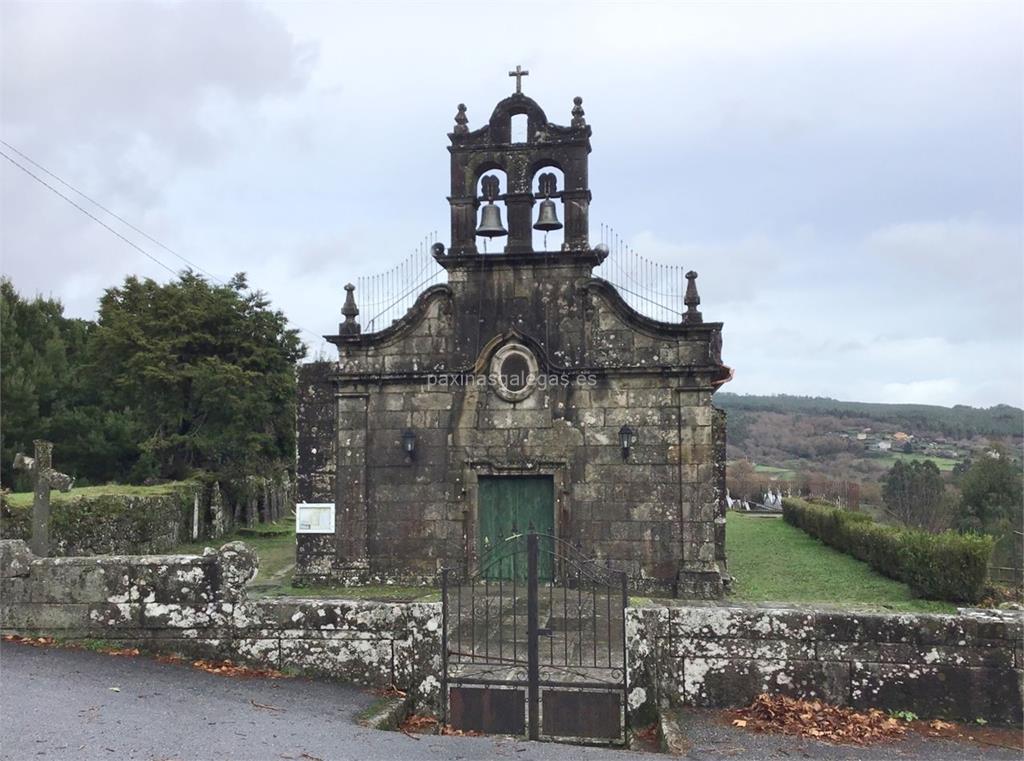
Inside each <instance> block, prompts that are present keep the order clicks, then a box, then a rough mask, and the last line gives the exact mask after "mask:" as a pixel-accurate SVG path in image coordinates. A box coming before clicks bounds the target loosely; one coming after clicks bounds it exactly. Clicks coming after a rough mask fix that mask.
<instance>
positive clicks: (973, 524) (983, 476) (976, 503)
mask: <svg viewBox="0 0 1024 761" xmlns="http://www.w3.org/2000/svg"><path fill="white" fill-rule="evenodd" d="M994 455H995V456H987V455H986V456H982V457H979V458H978V459H976V460H975V461H974V462H973V463H972V464H971V467H970V469H969V470H968V471H967V472H966V473H964V475H963V477H962V478H961V479H960V494H961V497H960V516H959V520H958V524H959V526H960V528H962V529H965V530H973V531H983V532H985V533H989V534H993V535H997V536H998V535H1001V534H1003V533H1005V532H1006V531H1007V530H1008V529H1010V528H1014V529H1017V530H1020V529H1021V520H1022V515H1024V505H1022V502H1024V485H1022V481H1024V479H1022V474H1021V466H1020V463H1016V462H1013V461H1012V460H1011V459H1010V457H1009V456H1008V455H1007V453H1006V452H1005V451H1002V450H998V449H997V450H994Z"/></svg>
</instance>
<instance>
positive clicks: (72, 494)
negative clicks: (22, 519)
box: [4, 481, 186, 507]
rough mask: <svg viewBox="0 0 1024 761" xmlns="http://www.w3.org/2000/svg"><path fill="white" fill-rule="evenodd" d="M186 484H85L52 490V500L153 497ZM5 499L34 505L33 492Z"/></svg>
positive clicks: (15, 502) (10, 501)
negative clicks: (64, 489) (112, 496)
mask: <svg viewBox="0 0 1024 761" xmlns="http://www.w3.org/2000/svg"><path fill="white" fill-rule="evenodd" d="M185 484H186V482H185V481H172V482H170V483H166V484H157V485H156V486H129V485H126V484H105V485H103V486H83V487H81V488H74V487H72V489H71V491H69V492H59V491H52V492H50V501H51V502H64V501H67V500H72V499H81V498H84V497H103V496H107V495H111V494H113V495H117V496H124V497H146V496H149V497H153V496H160V495H162V494H170V493H171V492H173V491H174V490H175V489H177V488H180V487H182V486H184V485H185ZM4 499H6V500H7V501H8V503H9V504H10V505H11V507H31V506H32V492H30V491H23V492H12V493H11V494H7V495H6V496H5V497H4Z"/></svg>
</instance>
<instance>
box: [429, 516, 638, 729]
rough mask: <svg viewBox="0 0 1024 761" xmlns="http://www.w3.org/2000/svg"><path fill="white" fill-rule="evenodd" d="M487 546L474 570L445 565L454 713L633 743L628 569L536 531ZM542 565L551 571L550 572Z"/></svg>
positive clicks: (449, 698)
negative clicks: (544, 576) (461, 571)
mask: <svg viewBox="0 0 1024 761" xmlns="http://www.w3.org/2000/svg"><path fill="white" fill-rule="evenodd" d="M483 555H484V556H483V557H481V559H480V563H479V568H478V570H477V571H476V572H475V573H473V574H470V575H469V576H468V577H459V576H458V575H457V574H456V573H455V572H453V571H450V570H446V571H444V572H443V573H442V601H443V604H442V608H443V615H442V659H443V664H442V666H443V676H442V690H443V698H444V711H445V716H444V720H445V721H446V723H448V724H449V725H451V726H452V727H453V728H456V729H462V730H475V731H479V732H485V733H497V734H513V735H527V736H528V737H529V738H530V739H531V740H537V739H542V738H543V739H550V740H563V741H583V742H596V741H600V742H604V743H624V742H625V740H626V728H627V714H626V694H627V693H626V690H627V672H626V647H625V641H626V636H625V609H626V604H627V590H626V575H625V574H624V573H622V572H619V571H613V570H611V569H609V568H606V567H602V566H601V565H600V564H599V563H597V562H596V561H594V560H592V559H588V558H585V557H584V556H583V554H582V553H581V552H580V550H579V548H577V547H573V546H572V545H570V544H569V543H568V542H565V541H563V540H561V539H559V538H557V537H554V536H551V535H549V534H541V533H537V532H534V531H530V532H528V533H526V534H515V533H514V534H513V535H512V536H510V537H508V538H507V539H505V540H504V541H502V542H501V543H499V544H497V545H496V546H494V547H492V548H490V549H489V550H488V551H486V552H485V553H483ZM548 561H549V562H548ZM524 567H525V570H526V573H525V577H526V578H525V581H523V579H522V574H521V573H519V571H520V569H522V568H524ZM541 567H544V568H550V569H551V574H550V579H548V580H543V581H542V580H541V578H540V574H539V572H538V569H539V568H541ZM510 570H511V572H509V571H510Z"/></svg>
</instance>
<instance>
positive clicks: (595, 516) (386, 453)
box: [296, 72, 731, 598]
mask: <svg viewBox="0 0 1024 761" xmlns="http://www.w3.org/2000/svg"><path fill="white" fill-rule="evenodd" d="M524 73H525V72H524ZM520 83H521V79H520V78H519V77H518V76H517V87H516V92H515V93H514V94H512V95H511V96H509V97H507V98H505V99H504V100H502V101H501V102H500V103H498V104H497V106H495V108H494V110H493V112H492V113H491V115H490V118H489V120H488V121H487V123H486V124H484V125H483V126H481V127H480V128H478V129H471V128H470V126H469V119H468V116H467V112H466V107H465V106H463V105H460V106H459V109H458V113H457V114H456V117H455V126H454V129H453V130H452V132H451V133H450V134H449V135H448V137H449V139H450V143H451V144H450V145H449V146H448V151H449V153H450V154H451V195H450V196H449V198H448V201H449V204H450V206H451V239H450V244H449V245H448V246H447V247H445V246H444V245H443V244H441V243H435V244H434V246H433V250H432V256H433V258H434V259H435V260H436V262H437V264H438V265H439V266H440V267H442V268H443V269H444V270H445V273H446V276H447V277H446V280H447V282H446V283H442V284H437V285H433V286H431V287H429V288H426V289H425V290H423V292H422V293H420V294H419V296H418V298H417V300H416V301H415V303H414V304H413V305H412V307H411V308H410V309H409V310H408V311H407V312H406V313H405V314H404V316H401V317H400V318H399V319H396V320H395V321H394V322H392V323H391V324H390V325H388V326H387V327H384V328H383V329H375V330H374V331H366V332H364V331H363V330H362V328H361V326H360V324H359V321H358V319H357V318H358V315H359V308H358V301H359V295H360V294H358V293H355V292H354V288H353V286H351V285H349V286H346V291H347V294H346V298H345V302H344V306H343V307H342V310H341V312H342V315H343V318H344V321H343V322H342V323H341V324H340V325H339V328H338V333H337V334H336V335H331V336H327V337H326V338H327V339H328V340H329V341H330V342H331V343H332V344H334V345H335V346H337V348H338V360H337V362H314V363H310V364H306V365H303V366H302V367H301V369H300V372H299V382H298V387H299V391H298V393H299V399H298V421H297V422H298V483H299V501H300V502H308V503H321V504H323V503H326V504H327V505H330V507H324V508H323V509H325V510H333V517H334V521H333V524H334V525H333V533H299V534H298V536H297V570H296V579H297V581H298V583H306V584H315V583H318V582H332V583H339V582H340V583H357V582H367V581H368V582H391V581H404V582H420V583H426V582H432V581H435V580H436V578H437V575H438V573H439V571H440V569H441V568H444V567H447V568H452V569H456V570H457V571H461V572H473V571H474V570H475V569H476V568H477V564H478V562H479V559H480V557H481V554H482V553H484V552H486V550H487V548H488V547H491V546H494V544H495V543H496V542H500V541H501V540H502V539H504V538H505V537H507V536H508V535H509V534H511V533H513V532H514V531H516V530H518V531H522V530H526V529H527V528H528V527H529V526H532V527H534V528H535V529H536V530H537V531H539V532H544V533H548V534H551V535H554V536H557V537H561V538H563V539H566V540H568V541H570V542H572V543H573V544H576V545H578V546H579V547H580V549H581V551H582V552H584V553H585V554H587V555H588V556H591V557H594V558H596V559H597V560H598V561H599V562H601V563H602V564H604V563H607V564H609V565H610V566H612V567H616V568H620V569H624V570H627V571H628V573H629V576H630V578H631V585H632V586H633V587H634V588H635V589H643V590H651V591H657V592H659V593H662V594H675V595H679V596H687V597H706V598H713V597H718V596H720V595H721V594H722V591H723V580H724V578H725V577H726V575H725V570H726V568H725V552H724V540H725V512H724V509H725V504H724V500H725V483H724V477H725V416H724V413H722V412H721V411H720V410H718V409H716V408H715V407H714V406H713V405H712V395H713V394H714V392H715V390H716V389H717V388H718V387H719V386H720V385H721V384H722V383H724V382H726V381H727V380H728V379H729V378H730V375H731V371H730V369H729V368H728V367H726V366H725V365H724V364H723V363H722V358H721V350H722V324H721V323H716V322H704V321H703V319H702V316H701V313H700V311H698V308H697V307H698V304H699V303H700V299H699V296H698V295H697V288H696V274H695V273H692V272H691V273H688V274H687V279H688V285H687V288H686V298H685V304H686V308H685V310H684V311H683V312H682V313H681V314H679V315H678V318H677V319H676V320H673V321H657V320H654V319H651V318H650V317H647V316H644V315H643V314H641V313H639V312H638V311H636V310H635V309H634V308H632V307H631V306H630V305H628V304H627V303H626V301H625V300H624V299H623V296H622V295H621V294H620V292H619V291H618V290H617V289H616V287H615V286H613V285H611V284H610V283H609V282H607V281H606V280H604V279H602V278H600V277H596V276H595V274H594V269H595V267H598V266H599V265H600V264H601V263H602V262H603V261H604V260H605V258H606V257H608V256H609V251H608V247H607V246H604V245H601V244H598V245H596V246H593V245H591V238H590V230H589V206H590V202H591V192H590V187H589V184H588V160H589V154H590V152H591V144H590V139H591V128H590V125H589V124H587V121H586V118H585V115H584V111H583V108H582V100H581V99H580V98H576V99H575V100H574V106H573V107H572V109H571V112H570V114H571V119H570V123H569V125H568V126H560V125H557V124H553V123H552V122H550V121H549V120H548V117H547V116H546V115H545V113H544V111H543V110H541V108H540V106H539V105H538V104H537V103H536V102H534V101H533V100H532V99H531V98H529V97H527V96H526V95H524V94H523V93H522V92H521V91H520V87H521V85H520ZM523 115H525V121H526V130H525V136H520V137H519V139H518V140H514V137H513V134H512V132H511V124H512V120H513V118H514V117H522V116H523ZM552 170H557V171H558V172H559V173H560V174H561V176H562V187H558V182H557V177H556V175H555V172H554V171H552ZM501 175H503V176H504V188H501V187H500V186H499V180H498V177H499V176H501ZM502 212H504V213H505V214H506V215H507V216H506V217H503V216H502ZM559 213H560V214H561V219H564V229H563V228H562V222H561V221H560V219H559ZM535 214H537V216H538V218H537V222H536V223H534V215H535ZM506 218H507V220H508V228H507V230H506V229H505V227H504V220H505V219H506ZM534 229H539V230H557V229H563V232H562V235H563V239H564V242H563V243H562V244H561V245H560V247H559V250H554V251H535V250H534V246H533V231H534ZM482 238H486V239H488V240H489V241H491V246H490V248H491V251H490V252H487V251H486V249H485V248H483V247H482V246H481V245H480V244H481V243H482V242H483V241H482V240H481V239H482ZM503 241H504V246H503V250H502V247H501V246H500V244H501V243H502V242H503ZM495 242H497V243H498V244H499V245H494V243H495Z"/></svg>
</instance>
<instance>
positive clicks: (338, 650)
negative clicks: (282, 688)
mask: <svg viewBox="0 0 1024 761" xmlns="http://www.w3.org/2000/svg"><path fill="white" fill-rule="evenodd" d="M256 571H257V559H256V556H255V554H254V553H253V551H252V550H251V549H250V548H249V547H247V546H246V545H245V544H243V543H240V542H232V543H229V544H225V545H224V546H223V547H221V548H220V549H219V550H213V549H209V550H207V553H206V554H204V555H201V556H194V555H148V556H146V555H140V556H101V557H66V558H35V557H34V556H33V555H32V554H31V552H30V551H29V550H28V548H27V547H26V545H25V543H24V542H21V541H11V540H3V541H0V631H2V632H3V633H4V634H21V635H47V636H52V637H56V638H58V639H60V640H62V641H69V642H74V641H76V640H97V639H98V640H104V641H106V642H109V643H111V644H112V645H116V646H121V647H128V646H131V647H139V648H141V649H144V650H147V651H151V652H163V653H177V654H181V655H185V656H188V657H194V658H230V659H233V660H236V661H244V662H249V663H255V664H259V665H261V666H269V667H272V668H275V669H280V670H284V671H288V672H301V673H307V674H311V675H319V676H331V677H336V678H340V679H344V680H346V681H349V682H355V683H359V684H366V685H375V686H382V687H383V686H387V685H396V686H398V687H399V688H400V689H403V690H406V691H407V692H409V693H410V695H412V696H413V697H415V698H417V699H419V700H421V701H423V702H425V703H429V702H430V701H431V699H432V698H436V696H437V694H438V693H439V688H440V683H439V681H438V679H437V676H436V675H437V674H438V673H439V670H440V622H441V609H440V604H438V603H433V604H430V603H424V604H417V603H409V604H402V603H381V602H361V601H350V600H309V599H295V598H290V599H287V600H250V599H247V597H246V595H245V593H244V586H245V584H246V583H247V582H248V581H249V580H251V579H252V578H253V577H254V576H255V574H256Z"/></svg>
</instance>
